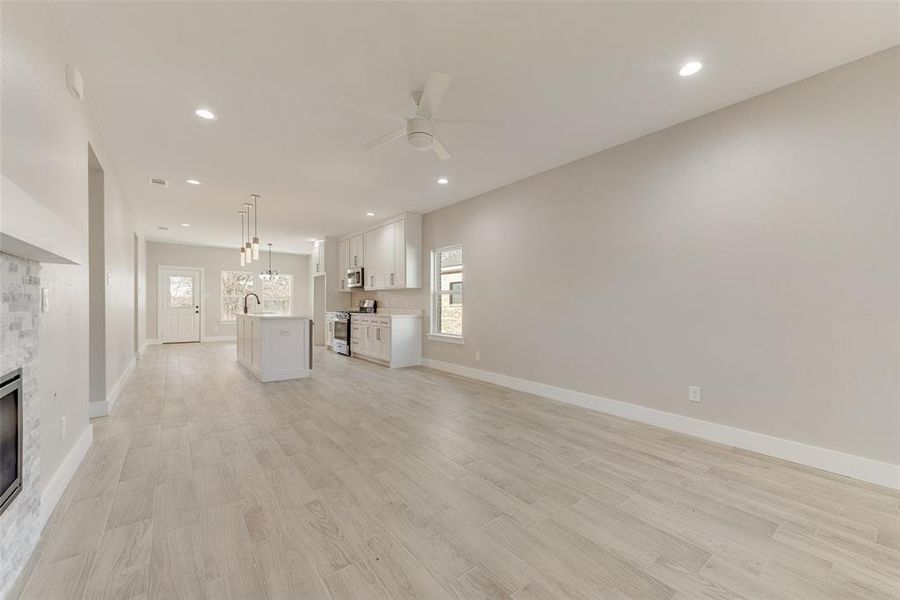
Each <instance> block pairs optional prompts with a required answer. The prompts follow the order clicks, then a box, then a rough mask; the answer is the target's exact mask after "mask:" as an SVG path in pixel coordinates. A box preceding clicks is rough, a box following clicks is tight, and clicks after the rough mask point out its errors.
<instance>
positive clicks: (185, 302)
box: [169, 275, 194, 308]
mask: <svg viewBox="0 0 900 600" xmlns="http://www.w3.org/2000/svg"><path fill="white" fill-rule="evenodd" d="M193 306H194V278H193V277H185V276H184V275H169V308H193Z"/></svg>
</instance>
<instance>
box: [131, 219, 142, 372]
mask: <svg viewBox="0 0 900 600" xmlns="http://www.w3.org/2000/svg"><path fill="white" fill-rule="evenodd" d="M140 249H141V246H140V240H139V239H138V235H137V234H136V233H135V234H134V250H133V257H134V264H133V265H132V272H133V273H134V357H135V358H137V357H138V355H139V354H140V352H141V340H140V330H139V327H138V326H139V321H140V315H139V312H138V311H139V308H138V303H139V301H140V284H141V282H140V277H139V273H138V269H139V265H140V257H139V256H138V253H139V252H140Z"/></svg>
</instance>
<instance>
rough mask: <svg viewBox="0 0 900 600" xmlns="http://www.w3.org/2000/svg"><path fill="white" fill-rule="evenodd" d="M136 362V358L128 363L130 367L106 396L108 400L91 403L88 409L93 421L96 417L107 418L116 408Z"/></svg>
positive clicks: (126, 368)
mask: <svg viewBox="0 0 900 600" xmlns="http://www.w3.org/2000/svg"><path fill="white" fill-rule="evenodd" d="M134 366H135V360H134V357H132V358H131V360H130V361H128V366H127V367H125V371H124V372H123V373H122V374H121V375H120V376H119V379H118V380H117V381H116V383H115V385H113V387H112V389H111V390H109V393H108V394H107V395H106V400H104V401H103V402H91V403H90V406H89V407H88V416H89V417H90V418H91V419H93V418H96V417H105V416H107V415H108V414H109V412H110V411H111V410H112V408H113V406H115V404H116V401H117V400H118V399H119V394H121V393H122V388H124V387H125V383H126V382H127V381H128V378H129V377H130V376H131V373H132V372H134Z"/></svg>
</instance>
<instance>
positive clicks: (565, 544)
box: [24, 344, 900, 600]
mask: <svg viewBox="0 0 900 600" xmlns="http://www.w3.org/2000/svg"><path fill="white" fill-rule="evenodd" d="M233 354H234V346H233V345H231V344H206V345H175V346H165V347H162V346H155V347H151V348H150V349H149V350H148V351H147V353H146V355H145V358H144V359H143V360H141V361H140V364H139V366H138V368H137V370H136V371H135V373H134V375H133V376H132V378H131V380H130V383H129V385H128V386H127V389H126V391H125V393H124V395H123V397H122V398H121V399H120V401H119V403H118V405H117V406H116V407H115V409H114V410H113V414H112V416H111V417H109V418H108V419H103V420H100V421H97V422H96V426H95V441H94V445H93V447H92V448H91V450H90V453H89V454H88V457H87V459H86V460H85V462H84V464H83V465H82V466H81V468H80V469H79V471H78V473H77V475H76V476H75V478H74V480H73V481H72V483H71V485H70V486H69V489H68V490H67V491H66V494H65V496H64V498H63V500H62V501H61V503H60V505H59V507H58V508H57V510H56V512H55V513H54V515H53V517H52V518H51V523H50V525H49V526H48V529H47V532H46V533H45V536H44V538H43V540H42V543H41V547H40V549H39V552H40V555H39V559H38V562H37V566H36V567H35V569H34V571H33V572H32V575H31V578H30V581H29V583H28V584H27V587H26V588H25V590H24V597H25V598H29V599H32V598H34V599H40V600H47V599H55V598H66V599H77V598H82V597H84V598H101V597H103V598H121V599H127V598H141V599H142V598H210V599H213V598H215V599H218V598H273V599H274V598H304V599H306V598H332V599H335V600H338V599H343V598H359V599H381V598H438V599H447V598H460V599H465V600H469V599H475V598H510V597H511V598H517V599H523V600H524V599H526V598H527V599H534V600H538V599H540V600H544V599H550V598H582V599H590V600H595V599H605V598H615V599H621V598H638V599H647V598H650V599H656V598H659V599H668V598H748V599H755V598H814V599H817V598H851V599H855V598H858V599H867V600H868V599H877V598H897V597H898V590H900V524H898V522H900V521H898V519H900V513H898V500H900V493H898V492H895V491H891V490H886V489H882V488H877V487H875V486H872V485H867V484H864V483H859V482H856V481H851V480H848V479H847V478H844V477H839V476H835V475H830V474H827V473H822V472H818V471H814V470H812V469H809V468H805V467H800V466H797V465H792V464H788V463H784V462H780V461H778V460H773V459H770V458H765V457H762V456H759V455H754V454H751V453H748V452H743V451H738V450H735V449H732V448H727V447H723V446H718V445H714V444H709V443H705V442H702V441H698V440H696V439H693V438H689V437H686V436H683V435H678V434H673V433H670V432H667V431H664V430H661V429H655V428H652V427H648V426H644V425H640V424H637V423H632V422H629V421H624V420H621V419H617V418H613V417H607V416H604V415H602V414H598V413H593V412H590V411H587V410H583V409H580V408H577V407H572V406H568V405H564V404H559V403H555V402H552V401H549V400H544V399H542V398H538V397H535V396H529V395H527V394H521V393H518V392H513V391H510V390H505V389H502V388H498V387H493V386H489V385H485V384H481V383H478V382H473V381H469V380H465V379H461V378H454V377H451V376H447V375H444V374H441V373H437V372H434V371H429V370H425V369H407V370H393V371H391V370H388V369H385V368H383V367H379V366H375V365H370V364H368V363H365V362H363V361H361V360H355V359H354V360H351V359H347V358H345V357H339V356H335V355H332V354H326V353H324V352H318V351H317V354H316V357H315V359H316V370H315V375H314V377H313V378H311V379H308V380H300V381H293V382H283V383H271V384H265V385H263V384H260V383H258V382H257V381H256V380H255V379H253V378H252V377H251V376H249V375H248V374H247V373H246V372H245V371H243V370H242V369H240V368H239V367H238V366H236V364H235V361H234V359H233Z"/></svg>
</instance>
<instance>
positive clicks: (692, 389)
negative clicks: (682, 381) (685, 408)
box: [688, 385, 700, 402]
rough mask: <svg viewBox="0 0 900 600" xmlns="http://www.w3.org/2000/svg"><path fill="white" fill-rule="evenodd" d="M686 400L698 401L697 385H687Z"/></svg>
mask: <svg viewBox="0 0 900 600" xmlns="http://www.w3.org/2000/svg"><path fill="white" fill-rule="evenodd" d="M688 400H690V401H691V402H700V386H699V385H689V386H688Z"/></svg>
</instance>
